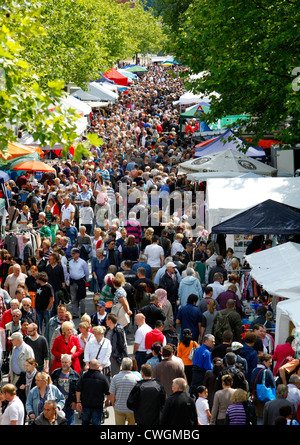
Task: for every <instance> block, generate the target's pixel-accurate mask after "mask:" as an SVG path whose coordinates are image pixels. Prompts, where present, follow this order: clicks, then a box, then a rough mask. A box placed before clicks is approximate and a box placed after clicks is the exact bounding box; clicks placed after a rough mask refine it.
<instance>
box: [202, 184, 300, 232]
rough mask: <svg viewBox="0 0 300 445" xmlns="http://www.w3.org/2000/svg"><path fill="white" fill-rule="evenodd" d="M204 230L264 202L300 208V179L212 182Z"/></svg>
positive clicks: (207, 201) (207, 189) (207, 200)
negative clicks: (275, 202) (270, 200)
mask: <svg viewBox="0 0 300 445" xmlns="http://www.w3.org/2000/svg"><path fill="white" fill-rule="evenodd" d="M206 186H207V187H206V222H205V226H206V229H207V230H208V231H209V232H210V231H211V228H212V227H213V226H215V225H216V224H219V223H220V222H221V221H222V218H225V217H229V216H231V215H233V214H234V213H237V212H239V211H242V210H246V209H248V208H250V207H253V206H255V205H257V204H259V203H260V202H263V201H266V200H267V199H273V200H274V201H278V202H282V203H284V204H288V205H290V206H292V207H296V208H300V200H299V193H300V177H297V178H296V177H292V178H272V177H268V178H261V177H257V178H214V179H208V180H207V184H206Z"/></svg>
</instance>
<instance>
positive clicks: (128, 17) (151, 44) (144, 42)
mask: <svg viewBox="0 0 300 445" xmlns="http://www.w3.org/2000/svg"><path fill="white" fill-rule="evenodd" d="M121 8H122V9H123V14H124V26H125V28H126V32H127V55H133V54H136V53H142V54H146V53H147V52H148V51H149V52H152V53H155V52H159V51H160V50H162V49H163V48H164V46H165V45H166V42H167V37H166V35H165V33H164V31H163V27H162V24H161V22H160V21H159V19H157V18H156V17H155V15H154V12H153V10H152V8H150V7H148V8H147V10H145V6H144V4H143V3H142V2H140V1H139V0H136V2H135V6H134V8H131V7H130V2H129V3H125V4H123V5H121Z"/></svg>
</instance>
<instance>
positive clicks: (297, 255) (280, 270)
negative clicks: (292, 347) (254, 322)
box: [246, 242, 300, 344]
mask: <svg viewBox="0 0 300 445" xmlns="http://www.w3.org/2000/svg"><path fill="white" fill-rule="evenodd" d="M246 261H247V262H248V264H249V266H250V267H251V276H252V277H253V278H254V279H255V280H256V281H257V283H258V284H260V285H261V286H262V287H263V288H264V290H265V291H266V292H268V294H270V295H272V296H273V301H274V303H275V304H274V310H275V312H276V330H275V343H276V344H278V343H284V342H285V340H286V338H287V337H288V335H290V333H291V329H292V328H293V327H300V304H299V300H300V244H297V243H293V242H287V243H285V244H280V245H278V246H276V247H272V248H271V249H266V250H262V251H261V252H256V253H252V254H251V255H247V256H246ZM278 298H285V299H286V300H284V301H280V302H279V303H277V304H276V302H278Z"/></svg>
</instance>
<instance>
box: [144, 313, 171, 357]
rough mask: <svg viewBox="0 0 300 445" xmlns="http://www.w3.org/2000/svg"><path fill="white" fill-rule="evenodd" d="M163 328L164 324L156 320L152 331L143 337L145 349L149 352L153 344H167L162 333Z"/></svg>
mask: <svg viewBox="0 0 300 445" xmlns="http://www.w3.org/2000/svg"><path fill="white" fill-rule="evenodd" d="M163 328H164V324H163V322H162V321H161V320H157V322H156V323H155V327H154V329H152V331H150V332H147V334H146V336H145V348H146V349H148V350H151V346H152V345H153V343H156V342H160V343H161V345H162V346H165V345H166V344H167V340H166V337H165V336H164V334H163V333H162V330H163Z"/></svg>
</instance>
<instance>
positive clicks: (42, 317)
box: [36, 309, 50, 333]
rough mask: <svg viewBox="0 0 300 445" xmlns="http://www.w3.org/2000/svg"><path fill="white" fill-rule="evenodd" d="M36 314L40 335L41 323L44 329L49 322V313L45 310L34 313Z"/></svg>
mask: <svg viewBox="0 0 300 445" xmlns="http://www.w3.org/2000/svg"><path fill="white" fill-rule="evenodd" d="M36 313H37V316H38V319H39V328H40V330H41V333H42V329H43V321H44V323H45V327H46V325H47V323H48V321H49V320H50V311H46V309H45V310H43V311H36Z"/></svg>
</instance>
